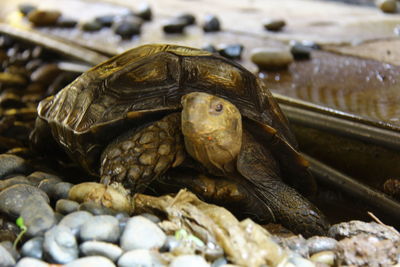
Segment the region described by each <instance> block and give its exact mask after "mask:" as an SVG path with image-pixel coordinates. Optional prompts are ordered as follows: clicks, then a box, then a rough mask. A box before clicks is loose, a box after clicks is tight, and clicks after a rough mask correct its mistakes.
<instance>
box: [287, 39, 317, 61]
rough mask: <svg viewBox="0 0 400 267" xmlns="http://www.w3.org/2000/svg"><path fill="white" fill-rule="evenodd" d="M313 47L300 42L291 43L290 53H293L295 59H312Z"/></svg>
mask: <svg viewBox="0 0 400 267" xmlns="http://www.w3.org/2000/svg"><path fill="white" fill-rule="evenodd" d="M312 50H314V49H313V47H311V46H307V45H304V44H302V43H300V42H291V44H290V52H291V53H292V55H293V57H294V59H296V60H302V59H310V57H311V52H312Z"/></svg>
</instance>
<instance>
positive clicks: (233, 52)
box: [218, 44, 243, 59]
mask: <svg viewBox="0 0 400 267" xmlns="http://www.w3.org/2000/svg"><path fill="white" fill-rule="evenodd" d="M218 52H219V54H220V55H221V56H223V57H226V58H229V59H240V58H241V57H242V52H243V45H241V44H232V45H227V46H225V47H224V48H222V49H220V50H219V51H218Z"/></svg>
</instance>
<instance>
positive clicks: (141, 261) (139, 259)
mask: <svg viewBox="0 0 400 267" xmlns="http://www.w3.org/2000/svg"><path fill="white" fill-rule="evenodd" d="M161 266H165V265H164V264H163V263H162V262H161V259H160V257H159V254H158V253H157V252H155V251H150V250H147V249H136V250H131V251H128V252H126V253H124V254H123V255H122V256H121V257H120V258H119V260H118V267H161ZM188 266H189V265H188Z"/></svg>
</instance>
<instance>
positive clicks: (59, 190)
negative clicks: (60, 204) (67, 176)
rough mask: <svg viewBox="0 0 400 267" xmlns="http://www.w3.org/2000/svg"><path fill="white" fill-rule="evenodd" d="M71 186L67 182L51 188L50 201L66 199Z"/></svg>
mask: <svg viewBox="0 0 400 267" xmlns="http://www.w3.org/2000/svg"><path fill="white" fill-rule="evenodd" d="M72 186H73V184H71V183H68V182H60V183H57V184H55V185H54V186H53V190H52V192H51V195H50V197H51V198H52V199H57V200H58V199H63V198H64V199H67V198H68V193H69V190H70V189H71V188H72Z"/></svg>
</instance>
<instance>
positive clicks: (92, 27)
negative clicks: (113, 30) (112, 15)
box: [81, 20, 103, 32]
mask: <svg viewBox="0 0 400 267" xmlns="http://www.w3.org/2000/svg"><path fill="white" fill-rule="evenodd" d="M81 28H82V30H83V31H85V32H95V31H99V30H101V28H103V25H102V24H101V23H100V22H98V21H96V20H92V21H87V22H85V23H83V24H82V27H81Z"/></svg>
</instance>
